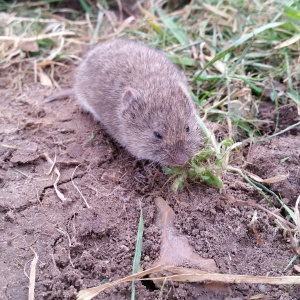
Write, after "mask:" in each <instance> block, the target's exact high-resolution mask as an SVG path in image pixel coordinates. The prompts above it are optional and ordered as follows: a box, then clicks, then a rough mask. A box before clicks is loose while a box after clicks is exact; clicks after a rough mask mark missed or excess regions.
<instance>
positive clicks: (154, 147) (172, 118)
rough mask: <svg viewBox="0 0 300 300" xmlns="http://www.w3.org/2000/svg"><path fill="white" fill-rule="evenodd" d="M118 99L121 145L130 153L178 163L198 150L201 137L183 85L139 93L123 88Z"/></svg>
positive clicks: (172, 164) (180, 163)
mask: <svg viewBox="0 0 300 300" xmlns="http://www.w3.org/2000/svg"><path fill="white" fill-rule="evenodd" d="M121 103H122V108H121V112H120V118H121V120H122V125H123V126H122V127H123V128H122V130H123V133H124V145H126V147H127V149H128V151H129V152H131V153H132V154H133V155H134V156H136V157H138V158H141V159H149V160H152V161H156V162H159V163H161V164H162V165H169V166H180V165H184V164H186V163H187V162H188V161H189V159H190V158H191V157H192V156H193V155H194V154H195V153H196V152H197V151H199V149H200V146H201V144H202V143H203V141H204V138H203V137H202V136H201V134H200V129H199V127H198V125H197V122H196V120H195V113H196V110H195V107H194V105H193V103H192V100H191V99H190V96H189V95H188V92H187V91H186V89H185V87H184V86H181V85H180V84H178V85H175V86H168V87H166V88H164V87H160V88H159V91H152V92H151V93H149V92H147V91H146V92H145V93H143V94H142V92H141V91H137V90H136V89H131V88H127V89H126V90H125V92H124V94H123V96H122V101H121Z"/></svg>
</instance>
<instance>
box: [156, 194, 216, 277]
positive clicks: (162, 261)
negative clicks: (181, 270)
mask: <svg viewBox="0 0 300 300" xmlns="http://www.w3.org/2000/svg"><path fill="white" fill-rule="evenodd" d="M155 204H156V206H157V208H158V219H157V223H158V224H159V226H160V228H161V230H162V244H161V250H160V257H159V260H158V261H157V262H156V263H155V264H156V265H173V266H180V265H183V264H186V263H188V264H189V265H192V266H193V267H197V268H200V269H202V270H205V271H209V272H216V271H218V269H217V267H216V264H215V262H214V260H213V259H205V258H202V257H200V256H199V255H198V254H196V253H195V252H194V250H193V248H192V247H191V246H190V245H189V243H188V240H187V238H186V237H185V236H184V235H180V234H179V233H178V232H177V230H176V229H175V228H174V225H173V222H174V218H175V213H174V211H173V210H172V209H171V207H170V206H169V205H168V204H167V203H166V201H165V200H164V199H163V198H161V197H158V198H156V199H155Z"/></svg>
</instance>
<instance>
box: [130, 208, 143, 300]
mask: <svg viewBox="0 0 300 300" xmlns="http://www.w3.org/2000/svg"><path fill="white" fill-rule="evenodd" d="M143 233H144V218H143V211H142V206H141V203H140V221H139V226H138V232H137V237H136V244H135V254H134V259H133V266H132V274H136V273H137V272H138V269H139V265H140V261H141V255H142V240H143ZM134 299H135V285H134V280H133V281H132V288H131V300H134Z"/></svg>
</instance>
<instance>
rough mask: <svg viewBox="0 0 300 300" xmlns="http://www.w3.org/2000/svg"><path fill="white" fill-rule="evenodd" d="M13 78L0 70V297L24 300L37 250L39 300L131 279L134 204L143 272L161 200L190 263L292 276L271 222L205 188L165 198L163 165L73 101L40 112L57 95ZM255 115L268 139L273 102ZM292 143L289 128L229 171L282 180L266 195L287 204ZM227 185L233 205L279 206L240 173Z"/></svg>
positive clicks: (239, 287) (125, 290)
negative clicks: (115, 137)
mask: <svg viewBox="0 0 300 300" xmlns="http://www.w3.org/2000/svg"><path fill="white" fill-rule="evenodd" d="M71 69H72V68H70V69H62V70H61V72H60V78H59V81H60V83H62V86H63V87H70V84H71V83H70V82H71V80H72V73H71V71H70V70H71ZM14 72H15V71H13V67H11V68H9V69H7V70H5V71H2V73H0V88H1V90H0V107H1V110H0V143H1V144H0V145H1V147H0V215H1V226H0V232H1V240H0V253H1V258H0V270H1V271H0V272H1V276H0V286H1V292H0V295H1V296H0V298H1V299H13V300H23V299H27V298H28V285H29V278H28V276H29V271H30V263H31V261H32V259H33V258H34V252H33V250H34V251H35V252H36V253H37V255H38V256H39V260H38V263H37V270H36V271H37V274H36V288H35V295H36V299H75V297H76V294H77V292H78V291H79V290H81V289H84V288H87V287H92V286H97V285H99V284H101V283H104V282H108V281H113V280H116V279H119V278H122V277H124V276H127V275H129V274H130V273H131V272H132V262H133V257H134V251H135V242H136V233H137V226H138V222H139V214H140V202H141V204H142V211H143V215H144V219H145V231H144V236H143V251H142V261H141V265H142V267H143V268H144V269H146V268H149V267H151V266H153V264H154V263H155V261H157V260H158V259H159V253H160V248H161V234H162V232H161V227H160V226H159V224H158V223H157V222H156V219H157V207H156V205H155V202H154V200H155V199H156V198H157V196H161V197H162V198H163V199H164V200H165V201H166V202H167V204H168V205H169V206H170V207H171V208H172V209H173V211H174V212H175V220H174V227H175V230H177V232H178V233H180V234H182V235H184V236H185V237H186V238H187V240H188V243H189V245H190V246H191V247H192V248H193V251H194V252H195V253H196V254H198V255H199V256H201V257H203V258H210V259H213V260H214V261H215V263H216V266H217V268H218V269H219V271H220V272H221V273H224V274H245V275H246V274H247V275H269V276H281V275H296V271H295V270H294V269H293V268H292V267H291V268H288V269H287V270H284V269H285V267H286V266H287V265H288V263H289V262H290V260H291V259H292V257H293V256H294V253H293V250H292V248H291V245H290V243H289V241H288V239H289V236H287V235H286V233H285V232H284V231H283V230H282V229H281V228H280V227H279V226H278V224H276V222H275V221H274V218H272V217H271V216H270V215H269V214H267V213H266V212H264V211H261V210H255V209H254V208H253V207H249V206H237V205H233V204H230V203H229V202H228V200H227V198H226V197H225V196H224V195H223V194H222V193H220V192H219V191H218V190H217V189H214V188H211V187H208V186H205V185H203V184H200V183H198V184H195V183H194V184H189V185H188V186H187V188H186V189H185V190H183V191H180V192H178V193H177V194H175V193H172V192H171V191H170V183H167V184H166V182H167V180H168V177H167V176H166V175H164V173H163V171H162V170H161V167H160V166H157V165H156V164H153V163H151V162H145V161H137V160H136V159H134V158H133V157H131V156H130V155H129V154H128V153H127V152H126V151H125V150H124V149H122V148H121V147H120V146H119V145H117V143H115V142H114V141H112V140H111V139H110V137H109V136H108V135H107V134H106V133H105V131H104V130H103V128H102V127H101V125H100V124H99V123H97V122H96V121H95V120H93V118H92V117H91V116H90V115H89V114H86V113H84V112H82V111H81V109H80V108H79V107H78V105H77V104H76V102H75V101H74V99H72V98H70V99H66V100H62V101H56V102H53V103H49V104H43V103H42V100H43V99H44V98H45V97H46V96H48V95H49V94H51V93H52V91H51V90H50V89H49V88H46V87H44V86H42V85H40V84H39V83H34V81H33V75H32V74H29V75H28V76H27V77H26V79H24V81H23V85H22V89H18V87H17V86H16V85H15V79H16V78H18V76H17V75H16V76H14V75H12V74H15V73H14ZM266 103H267V102H266ZM264 105H265V104H264ZM266 107H267V108H266ZM291 115H292V116H293V117H290V116H291ZM260 117H261V118H262V119H265V120H269V121H271V122H273V123H270V124H271V125H270V126H269V127H268V128H265V130H266V132H267V131H272V130H273V128H272V127H271V126H273V125H274V121H275V119H276V113H275V110H274V106H273V104H272V103H271V102H269V103H267V105H265V106H264V107H263V109H262V111H261V115H260ZM297 118H298V115H297V111H296V107H295V106H293V105H289V106H288V107H287V106H285V107H282V108H281V109H280V120H283V121H282V122H281V121H280V122H281V123H280V124H279V127H280V129H283V128H285V127H286V126H288V125H289V123H293V122H295V120H296V119H297ZM299 134H300V132H299V130H293V131H289V132H287V133H285V134H283V135H281V136H279V137H276V138H273V139H271V140H269V141H267V142H264V143H258V144H256V145H252V146H250V147H247V148H245V150H244V153H240V156H239V157H237V158H236V162H235V163H238V164H240V165H242V164H244V165H245V166H246V168H247V170H248V171H250V172H252V173H255V174H256V175H258V176H261V177H262V178H268V177H273V176H276V175H282V174H289V178H288V179H286V180H284V181H283V182H281V183H276V184H271V185H270V186H269V188H270V189H271V190H273V191H274V192H275V193H277V194H278V195H280V197H282V198H283V199H284V201H285V202H286V203H288V204H289V205H291V206H293V205H294V204H295V201H296V198H297V197H298V195H299V194H300V176H299V174H300V167H299V162H300V138H299ZM45 153H47V155H48V157H49V158H51V159H52V160H55V158H56V166H57V169H58V170H59V172H60V175H61V177H60V179H59V183H58V187H59V189H60V191H61V192H62V193H63V194H64V196H65V197H66V199H67V200H66V201H61V200H60V199H59V198H58V196H57V194H56V193H55V190H54V188H53V183H54V181H55V179H56V175H53V174H52V175H47V173H48V172H49V170H50V167H51V163H49V162H48V161H47V160H46V158H45V155H44V154H45ZM223 180H224V183H225V187H226V191H227V193H228V194H229V195H231V196H232V197H233V198H234V199H236V200H244V201H246V200H247V201H248V200H251V201H254V202H256V203H259V204H260V205H262V206H264V207H266V208H268V209H269V210H271V211H273V210H277V209H278V207H280V206H279V204H278V203H276V201H275V198H274V199H273V198H272V196H270V197H271V198H272V199H273V200H274V202H275V204H276V206H277V207H271V206H270V205H269V204H268V203H266V201H265V200H264V199H263V198H262V196H261V195H260V194H258V193H257V192H256V191H255V190H254V189H253V188H251V187H249V185H248V184H246V183H245V182H244V181H243V180H242V179H241V178H240V177H239V176H237V175H236V174H229V173H228V174H226V175H224V178H223ZM165 184H166V185H165ZM74 185H75V186H77V188H78V189H79V190H80V192H81V193H82V195H84V197H85V199H86V201H87V202H88V204H89V205H90V206H91V208H90V209H88V208H87V206H86V204H85V202H84V200H83V198H82V197H81V195H80V193H79V192H78V190H77V188H76V187H75V186H74ZM282 213H284V212H283V211H282ZM256 214H257V215H256ZM255 217H256V218H257V220H256V222H255V230H254V229H253V226H252V225H251V224H253V223H251V221H252V220H253V219H254V218H255ZM295 263H296V264H297V263H299V261H298V260H297V261H296V262H295ZM136 293H137V296H136V299H170V300H171V299H227V300H229V299H236V300H237V299H250V297H251V296H257V297H259V296H260V297H261V298H255V299H281V300H292V299H293V300H296V299H300V296H299V295H300V288H299V287H298V286H271V285H262V284H261V285H246V284H235V285H230V290H228V289H227V290H226V291H218V292H212V291H210V290H207V289H202V288H201V285H200V284H192V283H180V284H178V283H176V282H168V283H167V284H166V285H165V286H164V288H163V290H161V288H160V287H157V286H155V285H154V284H151V282H150V283H141V282H137V283H136ZM160 293H162V296H161V298H159V295H160ZM130 295H131V285H130V284H123V285H121V286H118V287H115V288H111V289H108V290H107V291H106V292H105V293H103V294H101V295H100V296H98V298H97V299H120V300H121V299H130ZM253 299H254V298H253Z"/></svg>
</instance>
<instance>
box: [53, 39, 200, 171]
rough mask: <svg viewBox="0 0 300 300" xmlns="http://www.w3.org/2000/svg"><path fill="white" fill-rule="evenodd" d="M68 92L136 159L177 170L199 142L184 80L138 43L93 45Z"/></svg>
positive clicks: (154, 52) (161, 57)
mask: <svg viewBox="0 0 300 300" xmlns="http://www.w3.org/2000/svg"><path fill="white" fill-rule="evenodd" d="M73 91H74V93H75V96H76V98H77V100H78V102H79V104H80V105H81V106H82V107H83V108H84V109H85V110H87V111H89V112H90V113H92V114H93V115H94V117H95V118H96V119H97V120H99V121H100V122H101V123H102V124H103V125H104V126H105V128H106V130H107V132H108V133H109V134H110V135H111V136H112V137H113V138H114V139H115V140H117V141H118V142H119V143H120V144H121V145H123V146H124V147H125V148H126V149H127V150H128V151H129V152H130V153H131V154H132V155H134V156H136V157H137V158H140V159H149V160H152V161H156V162H159V163H161V164H163V165H172V166H176V165H183V164H185V163H187V162H188V160H189V159H190V158H191V157H192V156H193V155H194V154H195V153H196V152H197V150H199V147H200V145H201V143H202V142H203V138H202V137H201V135H200V130H199V128H198V126H197V122H196V120H195V118H194V115H195V114H196V110H195V106H194V103H193V101H192V100H191V98H190V95H189V93H188V89H187V84H186V81H185V79H184V78H183V76H182V75H181V74H180V73H179V71H178V69H177V68H176V67H175V65H174V64H172V63H171V62H170V61H169V60H168V59H167V57H166V56H165V55H164V54H163V53H162V52H160V51H157V50H154V49H152V48H150V47H147V46H145V45H143V44H142V43H140V42H135V41H131V40H119V39H115V40H110V41H107V42H104V43H100V44H98V45H96V46H95V47H94V48H93V49H92V50H90V51H89V52H88V54H87V56H86V58H85V59H84V60H83V62H82V63H81V65H80V66H79V68H78V69H77V72H76V76H75V85H74V89H73ZM69 93H70V92H69ZM63 96H64V95H63ZM50 100H51V99H50ZM52 100H53V99H52Z"/></svg>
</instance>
